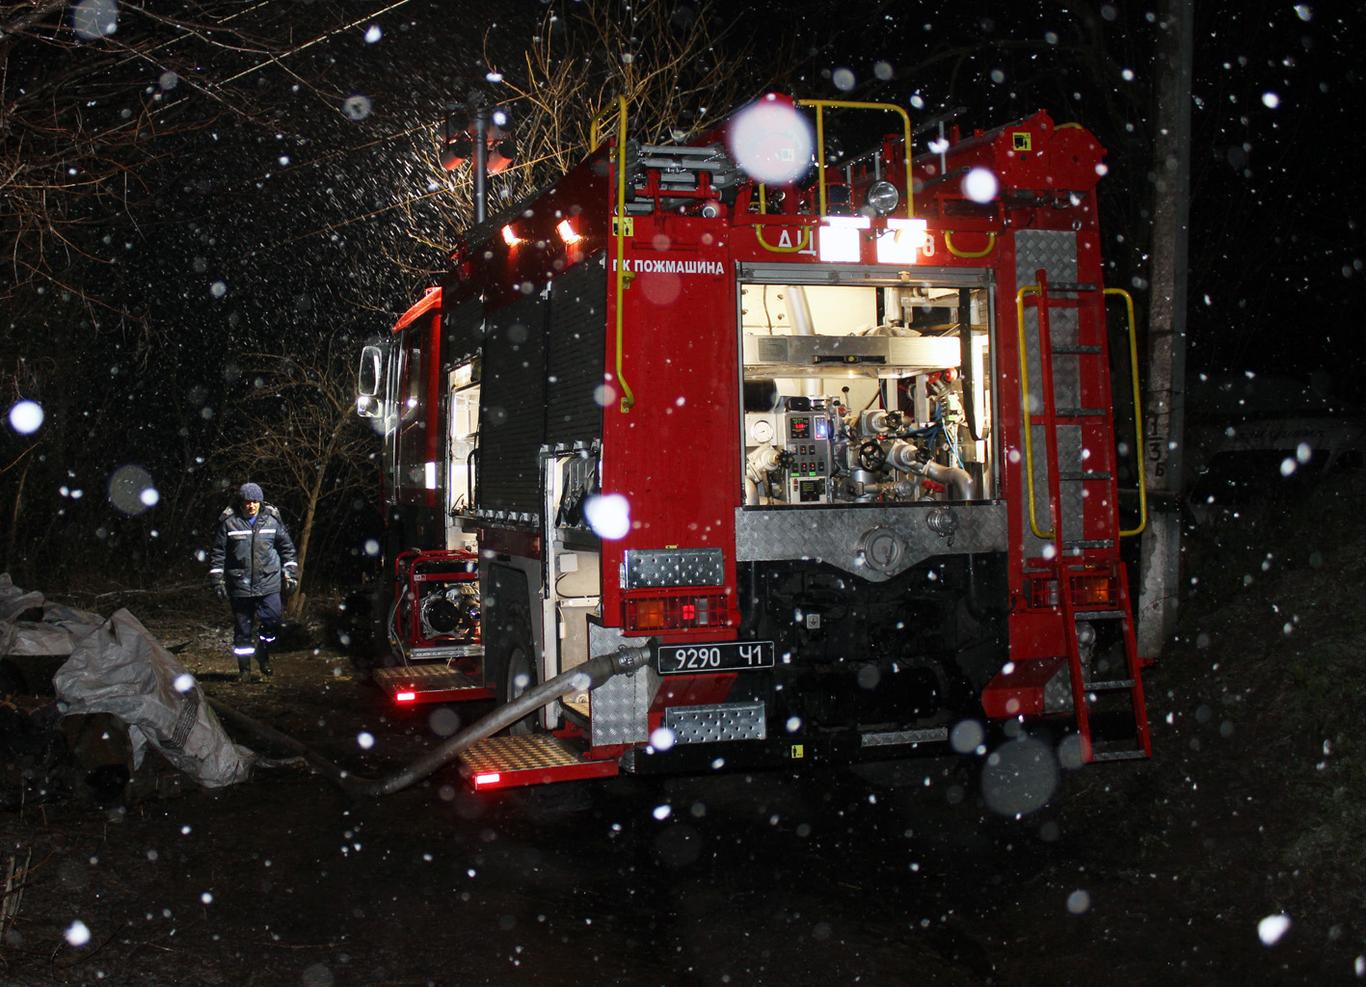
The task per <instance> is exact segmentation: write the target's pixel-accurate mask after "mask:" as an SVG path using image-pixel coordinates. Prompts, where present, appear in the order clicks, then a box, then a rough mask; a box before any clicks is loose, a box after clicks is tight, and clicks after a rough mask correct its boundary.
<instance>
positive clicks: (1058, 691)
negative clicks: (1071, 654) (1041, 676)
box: [1043, 662, 1072, 713]
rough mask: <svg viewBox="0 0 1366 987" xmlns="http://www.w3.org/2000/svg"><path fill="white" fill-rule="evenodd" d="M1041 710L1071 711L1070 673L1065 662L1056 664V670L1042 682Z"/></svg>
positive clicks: (1046, 711) (1051, 711) (1049, 711)
mask: <svg viewBox="0 0 1366 987" xmlns="http://www.w3.org/2000/svg"><path fill="white" fill-rule="evenodd" d="M1043 711H1044V712H1045V713H1069V712H1071V711H1072V673H1071V672H1070V671H1068V668H1067V663H1066V662H1063V663H1062V664H1061V665H1059V666H1058V670H1057V672H1055V673H1054V674H1053V677H1052V678H1051V679H1049V680H1048V682H1047V683H1045V684H1044V687H1043Z"/></svg>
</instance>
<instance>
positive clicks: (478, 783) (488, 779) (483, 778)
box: [474, 771, 503, 788]
mask: <svg viewBox="0 0 1366 987" xmlns="http://www.w3.org/2000/svg"><path fill="white" fill-rule="evenodd" d="M502 780H503V776H502V775H500V774H499V773H498V772H497V771H490V772H489V773H488V774H482V775H475V776H474V787H475V788H486V787H488V786H489V785H496V784H498V782H500V781H502Z"/></svg>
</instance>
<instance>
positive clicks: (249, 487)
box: [237, 483, 266, 500]
mask: <svg viewBox="0 0 1366 987" xmlns="http://www.w3.org/2000/svg"><path fill="white" fill-rule="evenodd" d="M237 496H239V497H241V498H242V499H243V500H265V499H266V496H265V494H263V493H261V485H260V484H259V483H244V484H242V487H241V489H240V490H238V491H237Z"/></svg>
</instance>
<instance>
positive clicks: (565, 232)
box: [555, 219, 583, 245]
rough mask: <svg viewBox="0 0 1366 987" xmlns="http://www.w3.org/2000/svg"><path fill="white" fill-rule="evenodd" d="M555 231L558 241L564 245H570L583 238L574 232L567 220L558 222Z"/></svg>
mask: <svg viewBox="0 0 1366 987" xmlns="http://www.w3.org/2000/svg"><path fill="white" fill-rule="evenodd" d="M555 229H556V230H557V231H558V232H559V234H560V239H561V240H563V241H564V242H565V243H566V244H570V245H572V244H575V243H578V242H579V241H580V240H582V239H583V237H581V236H579V235H578V234H577V233H575V232H574V227H573V225H572V224H571V223H570V222H569V220H567V219H562V220H560V222H559V225H558V226H556V227H555Z"/></svg>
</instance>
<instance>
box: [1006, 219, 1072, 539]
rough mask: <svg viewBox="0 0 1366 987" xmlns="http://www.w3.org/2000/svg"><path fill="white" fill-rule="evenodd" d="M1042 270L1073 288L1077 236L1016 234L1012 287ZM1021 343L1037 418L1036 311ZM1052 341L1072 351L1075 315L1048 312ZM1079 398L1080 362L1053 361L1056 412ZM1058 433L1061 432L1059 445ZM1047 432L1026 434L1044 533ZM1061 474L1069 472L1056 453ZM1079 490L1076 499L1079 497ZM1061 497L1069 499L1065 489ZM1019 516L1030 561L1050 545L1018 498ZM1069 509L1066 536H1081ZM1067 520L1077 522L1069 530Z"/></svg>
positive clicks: (1029, 314) (1038, 428) (1028, 316)
mask: <svg viewBox="0 0 1366 987" xmlns="http://www.w3.org/2000/svg"><path fill="white" fill-rule="evenodd" d="M1040 268H1042V269H1043V270H1044V271H1045V272H1046V273H1047V275H1048V280H1049V281H1051V282H1065V283H1072V284H1075V283H1076V281H1077V236H1076V234H1075V233H1073V232H1071V231H1070V230H1020V231H1019V232H1017V233H1016V234H1015V284H1016V287H1017V289H1018V288H1020V287H1023V286H1024V285H1029V284H1035V283H1037V281H1038V271H1039V269H1040ZM1024 321H1025V324H1024V337H1025V347H1026V366H1027V367H1028V368H1029V394H1028V395H1027V397H1026V399H1027V400H1028V402H1029V413H1030V415H1038V414H1039V413H1040V412H1041V411H1042V410H1043V385H1042V380H1043V370H1042V367H1041V363H1040V360H1039V316H1038V311H1037V310H1036V309H1033V308H1030V307H1028V306H1026V307H1025V313H1024ZM1048 324H1049V334H1050V341H1051V343H1052V345H1053V346H1055V347H1058V346H1074V345H1076V342H1077V338H1078V337H1077V313H1076V311H1075V310H1074V309H1064V308H1050V309H1049V311H1048ZM1080 394H1081V384H1080V377H1079V370H1078V361H1077V358H1076V357H1075V356H1071V355H1068V354H1061V355H1055V356H1054V358H1053V399H1054V405H1055V406H1056V407H1058V408H1069V407H1070V408H1075V407H1077V405H1078V403H1079V400H1080ZM1061 432H1062V429H1059V433H1060V435H1059V438H1060V439H1061ZM1046 439H1047V427H1046V426H1043V425H1034V426H1033V427H1032V429H1031V431H1030V441H1031V443H1032V445H1033V450H1034V460H1033V470H1032V472H1033V476H1034V501H1035V505H1036V506H1035V514H1036V516H1037V518H1038V521H1039V527H1040V528H1042V529H1044V530H1047V529H1048V527H1049V525H1050V522H1049V520H1048V519H1049V517H1050V516H1051V514H1050V501H1049V497H1048V465H1047V454H1046V451H1045V450H1046V448H1047V447H1046V446H1045V445H1044V442H1045V441H1046ZM1020 443H1021V447H1023V444H1024V435H1023V425H1022V426H1021V435H1020ZM1059 468H1060V469H1061V470H1062V471H1063V472H1068V471H1069V470H1070V467H1068V466H1067V465H1065V461H1064V460H1063V459H1062V454H1061V450H1059ZM1077 489H1078V496H1080V494H1079V491H1080V487H1078V488H1077ZM1064 497H1067V492H1066V488H1064ZM1020 511H1021V515H1022V517H1023V520H1024V524H1023V525H1022V528H1023V531H1024V550H1025V554H1026V555H1027V556H1028V555H1040V554H1042V553H1043V547H1044V545H1046V544H1048V542H1046V541H1044V540H1042V539H1040V538H1037V537H1035V535H1034V532H1033V530H1032V529H1031V528H1030V526H1029V501H1028V498H1021V506H1020ZM1071 511H1072V507H1071V505H1069V504H1068V503H1067V502H1066V501H1064V504H1063V512H1064V519H1063V526H1064V531H1067V530H1079V528H1078V526H1079V525H1080V506H1079V503H1078V506H1077V514H1076V515H1072V514H1071V513H1070V512H1071ZM1069 517H1075V520H1073V521H1072V523H1071V524H1069V523H1068V519H1069Z"/></svg>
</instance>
